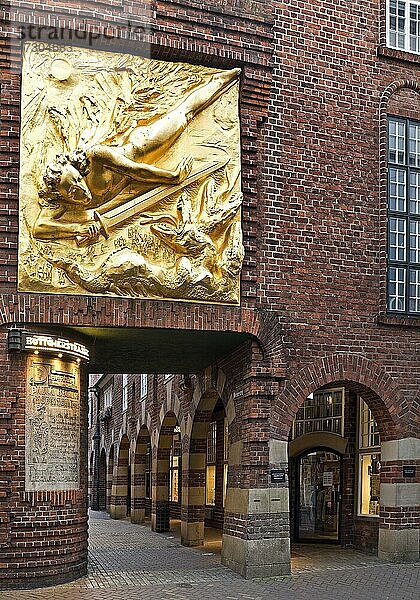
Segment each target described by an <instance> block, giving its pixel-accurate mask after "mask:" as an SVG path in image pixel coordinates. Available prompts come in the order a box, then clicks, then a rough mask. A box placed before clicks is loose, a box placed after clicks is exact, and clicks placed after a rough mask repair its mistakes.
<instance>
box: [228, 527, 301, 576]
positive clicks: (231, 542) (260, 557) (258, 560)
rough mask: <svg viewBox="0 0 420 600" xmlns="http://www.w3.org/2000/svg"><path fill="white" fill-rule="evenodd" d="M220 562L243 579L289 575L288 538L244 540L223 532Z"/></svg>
mask: <svg viewBox="0 0 420 600" xmlns="http://www.w3.org/2000/svg"><path fill="white" fill-rule="evenodd" d="M222 564H224V565H225V566H227V567H229V568H230V569H232V570H233V571H236V572H237V573H239V574H240V575H242V577H245V579H254V578H258V577H275V576H279V575H290V539H289V538H273V539H262V540H244V539H242V538H237V537H234V536H231V535H225V534H224V535H223V546H222Z"/></svg>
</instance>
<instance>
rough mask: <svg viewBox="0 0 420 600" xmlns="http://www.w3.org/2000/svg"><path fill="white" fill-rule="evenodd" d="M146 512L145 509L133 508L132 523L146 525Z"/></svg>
mask: <svg viewBox="0 0 420 600" xmlns="http://www.w3.org/2000/svg"><path fill="white" fill-rule="evenodd" d="M145 516H146V511H145V509H144V508H132V509H131V514H130V521H131V522H132V523H144V518H145Z"/></svg>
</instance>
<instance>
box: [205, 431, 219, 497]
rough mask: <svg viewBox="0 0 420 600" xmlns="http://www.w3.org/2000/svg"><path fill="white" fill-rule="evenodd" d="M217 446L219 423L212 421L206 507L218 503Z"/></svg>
mask: <svg viewBox="0 0 420 600" xmlns="http://www.w3.org/2000/svg"><path fill="white" fill-rule="evenodd" d="M216 444H217V423H216V421H212V422H211V423H210V426H209V430H208V433H207V456H206V505H207V506H214V505H215V503H216Z"/></svg>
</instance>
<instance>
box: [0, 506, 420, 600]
mask: <svg viewBox="0 0 420 600" xmlns="http://www.w3.org/2000/svg"><path fill="white" fill-rule="evenodd" d="M89 550H90V552H89V553H90V564H89V574H88V576H87V577H85V578H83V579H79V580H78V581H76V582H73V583H71V584H66V585H61V586H56V587H53V588H44V589H38V590H27V591H26V590H17V591H3V592H0V600H167V599H170V600H189V599H191V600H194V599H196V600H217V599H220V600H243V599H249V600H283V599H284V600H286V599H287V600H337V599H339V600H419V598H420V581H419V577H418V575H419V569H418V567H417V566H416V565H394V564H391V563H387V562H384V561H381V560H379V559H378V558H376V557H373V556H370V555H366V554H362V553H360V552H355V551H352V550H341V549H339V548H337V547H336V546H316V547H314V546H310V545H298V546H295V547H294V549H293V558H292V569H293V575H291V576H289V577H282V578H278V579H276V580H260V581H246V580H244V579H242V578H241V577H239V576H238V575H236V574H235V573H233V572H232V571H230V570H228V569H226V568H225V567H223V566H222V565H221V564H220V556H219V554H218V553H216V552H214V551H210V550H209V547H204V548H201V549H196V548H185V547H183V546H181V544H180V543H179V540H178V539H177V538H176V537H175V536H174V535H173V534H156V533H153V532H151V531H150V529H149V527H147V526H143V525H133V524H131V523H129V522H127V521H113V520H111V519H109V517H108V515H106V514H105V513H91V519H90V544H89Z"/></svg>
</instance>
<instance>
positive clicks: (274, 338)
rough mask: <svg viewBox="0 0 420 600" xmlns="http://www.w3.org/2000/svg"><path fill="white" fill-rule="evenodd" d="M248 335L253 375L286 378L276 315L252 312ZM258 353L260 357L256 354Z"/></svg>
mask: <svg viewBox="0 0 420 600" xmlns="http://www.w3.org/2000/svg"><path fill="white" fill-rule="evenodd" d="M249 333H251V334H252V335H253V341H254V344H255V343H256V345H257V346H258V348H255V346H254V348H252V350H251V351H252V354H253V357H252V358H253V360H252V370H253V371H254V373H253V374H255V375H258V374H261V373H264V374H270V375H272V376H273V377H278V378H282V377H285V376H286V368H287V359H286V353H285V350H284V343H283V339H284V332H283V330H282V327H281V324H280V321H279V317H278V315H277V314H276V313H274V312H271V311H268V310H265V309H259V310H255V311H254V312H253V319H252V324H251V326H250V328H249ZM259 353H260V356H258V354H259Z"/></svg>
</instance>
